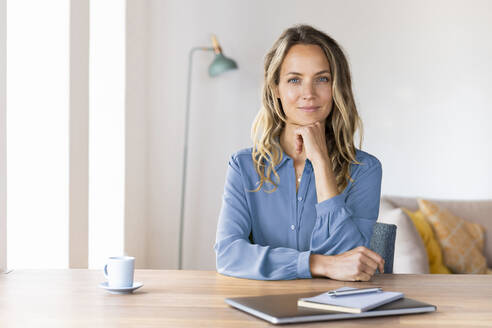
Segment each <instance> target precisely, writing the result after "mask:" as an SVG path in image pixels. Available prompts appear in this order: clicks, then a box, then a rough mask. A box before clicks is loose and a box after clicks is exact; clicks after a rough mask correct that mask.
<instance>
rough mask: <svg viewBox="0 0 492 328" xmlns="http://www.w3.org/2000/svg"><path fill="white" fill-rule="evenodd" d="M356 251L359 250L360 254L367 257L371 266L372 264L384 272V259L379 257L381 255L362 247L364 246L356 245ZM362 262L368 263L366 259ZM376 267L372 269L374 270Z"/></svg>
mask: <svg viewBox="0 0 492 328" xmlns="http://www.w3.org/2000/svg"><path fill="white" fill-rule="evenodd" d="M356 250H357V251H359V252H361V253H362V254H364V255H365V256H366V257H367V258H369V259H370V260H371V262H370V263H371V264H370V265H371V267H373V266H374V265H375V266H376V268H379V272H381V273H384V259H383V258H382V257H381V255H379V254H378V253H376V252H374V251H372V250H370V249H368V248H366V247H364V246H360V247H357V248H356ZM364 263H366V264H367V263H368V261H367V260H365V262H364ZM376 268H375V269H374V270H376Z"/></svg>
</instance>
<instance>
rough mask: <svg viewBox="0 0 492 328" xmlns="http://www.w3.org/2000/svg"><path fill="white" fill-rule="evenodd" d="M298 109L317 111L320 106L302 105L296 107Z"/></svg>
mask: <svg viewBox="0 0 492 328" xmlns="http://www.w3.org/2000/svg"><path fill="white" fill-rule="evenodd" d="M298 108H299V109H300V110H302V111H304V112H315V111H317V110H318V109H319V108H320V107H319V106H303V107H298Z"/></svg>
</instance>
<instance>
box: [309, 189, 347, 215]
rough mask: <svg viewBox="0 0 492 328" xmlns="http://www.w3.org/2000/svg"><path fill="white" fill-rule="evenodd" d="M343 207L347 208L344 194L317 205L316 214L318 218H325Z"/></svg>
mask: <svg viewBox="0 0 492 328" xmlns="http://www.w3.org/2000/svg"><path fill="white" fill-rule="evenodd" d="M342 207H345V195H344V194H343V193H342V194H339V195H336V196H334V197H331V198H329V199H327V200H324V201H322V202H321V203H318V204H316V214H317V215H318V217H319V216H325V215H326V214H328V213H331V212H333V211H334V210H336V209H339V208H342Z"/></svg>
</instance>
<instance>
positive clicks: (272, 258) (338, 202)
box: [214, 148, 382, 280]
mask: <svg viewBox="0 0 492 328" xmlns="http://www.w3.org/2000/svg"><path fill="white" fill-rule="evenodd" d="M251 151H252V149H251V148H248V149H243V150H241V151H239V152H237V153H235V154H234V155H232V156H231V159H230V161H229V167H228V170H227V176H226V182H225V187H224V196H223V202H222V208H221V211H220V216H219V222H218V225H217V237H216V243H215V247H214V248H215V252H216V258H217V271H218V272H219V273H221V274H225V275H230V276H235V277H241V278H249V279H262V280H281V279H296V278H311V272H310V269H309V256H310V255H311V253H315V254H326V255H333V254H340V253H343V252H346V251H348V250H351V249H353V248H355V247H357V246H365V247H369V242H370V238H371V235H372V229H373V225H374V223H375V222H376V220H377V217H378V212H379V200H380V193H381V177H382V170H381V163H380V162H379V160H378V159H377V158H376V157H374V156H372V155H370V154H368V153H366V152H363V151H361V150H356V159H357V161H359V162H360V163H361V164H360V165H359V164H351V167H350V169H351V177H352V179H353V180H354V181H349V183H348V185H347V187H346V188H345V190H344V191H343V192H342V193H341V194H339V195H337V196H335V197H332V198H330V199H327V200H325V201H323V202H321V203H318V201H317V196H316V184H315V176H314V171H313V166H312V164H311V162H310V161H309V160H306V163H305V166H304V172H303V173H302V178H301V182H300V185H299V189H298V191H297V192H296V175H295V169H294V161H293V159H292V158H290V157H289V156H287V154H285V153H284V154H283V158H282V161H281V162H280V163H279V164H278V165H277V166H276V170H277V173H278V175H279V176H280V183H279V184H278V188H277V190H276V191H274V192H272V193H267V192H265V191H264V190H260V191H258V192H252V191H251V190H254V189H256V187H257V186H258V184H257V183H258V181H259V177H258V174H257V173H256V170H255V168H254V165H253V160H252V158H251ZM272 177H273V175H272ZM250 233H252V235H253V241H254V244H251V242H250V240H249V235H250Z"/></svg>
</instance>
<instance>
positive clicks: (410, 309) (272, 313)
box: [225, 292, 436, 324]
mask: <svg viewBox="0 0 492 328" xmlns="http://www.w3.org/2000/svg"><path fill="white" fill-rule="evenodd" d="M318 294H320V292H310V293H302V294H283V295H264V296H253V297H235V298H226V299H225V302H226V303H227V304H229V305H230V306H232V307H234V308H236V309H238V310H241V311H244V312H246V313H249V314H252V315H254V316H256V317H258V318H260V319H263V320H266V321H268V322H270V323H272V324H284V323H298V322H313V321H327V320H341V319H355V318H367V317H379V316H389V315H401V314H411V313H425V312H434V311H436V306H434V305H431V304H427V303H423V302H419V301H416V300H413V299H411V298H401V299H399V300H397V301H394V302H391V303H388V304H384V305H381V306H379V307H377V308H374V309H372V310H370V311H367V312H362V313H342V312H335V311H327V310H316V309H309V308H304V307H298V306H297V300H298V299H299V298H303V297H311V296H315V295H318Z"/></svg>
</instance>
